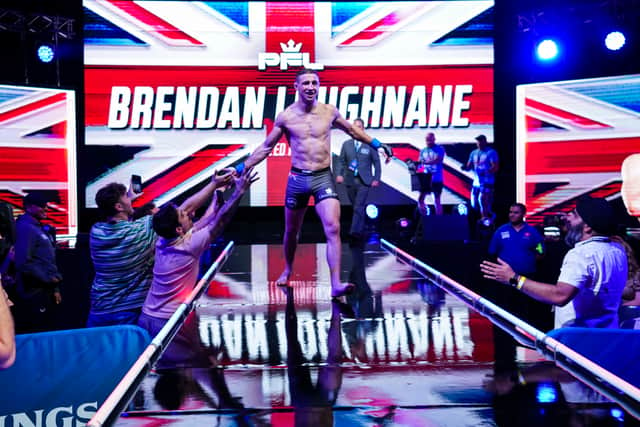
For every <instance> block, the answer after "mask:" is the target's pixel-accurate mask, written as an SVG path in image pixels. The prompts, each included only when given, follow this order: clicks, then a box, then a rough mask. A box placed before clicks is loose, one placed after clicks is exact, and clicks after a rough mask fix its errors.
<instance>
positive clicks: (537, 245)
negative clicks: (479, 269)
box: [489, 203, 544, 277]
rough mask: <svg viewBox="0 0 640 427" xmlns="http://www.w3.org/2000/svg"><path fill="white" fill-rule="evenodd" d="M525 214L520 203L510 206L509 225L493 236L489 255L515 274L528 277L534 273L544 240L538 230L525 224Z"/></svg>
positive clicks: (542, 249)
mask: <svg viewBox="0 0 640 427" xmlns="http://www.w3.org/2000/svg"><path fill="white" fill-rule="evenodd" d="M526 212H527V208H526V207H525V206H524V205H523V204H522V203H514V204H513V205H511V207H510V208H509V223H508V224H505V225H503V226H501V227H500V228H498V229H497V230H496V232H495V233H494V234H493V237H492V238H491V243H490V244H489V254H490V255H494V256H497V257H498V258H500V259H502V260H503V261H504V262H506V263H507V264H509V265H510V266H511V268H513V270H514V271H515V272H516V273H518V274H522V275H525V276H527V277H530V276H533V275H534V274H535V272H536V260H537V259H538V257H540V256H542V255H543V253H544V248H543V245H542V242H543V240H544V239H543V238H542V236H541V235H540V233H539V232H538V230H536V229H535V228H534V227H532V226H530V225H529V224H527V223H526V222H525V220H524V215H525V213H526Z"/></svg>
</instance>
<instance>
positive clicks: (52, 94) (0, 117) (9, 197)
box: [0, 85, 77, 235]
mask: <svg viewBox="0 0 640 427" xmlns="http://www.w3.org/2000/svg"><path fill="white" fill-rule="evenodd" d="M75 134H76V131H75V95H74V93H73V91H66V90H55V89H40V88H33V87H20V86H4V85H0V200H1V201H4V202H7V203H9V204H10V205H11V206H12V207H13V210H14V214H17V215H19V214H22V213H23V210H22V198H23V197H24V196H25V195H27V194H28V193H30V192H33V191H37V192H40V193H44V195H46V196H47V198H48V199H49V200H50V201H51V203H49V208H50V209H49V211H48V217H49V222H50V223H51V225H53V226H55V227H56V231H57V233H58V234H60V235H75V234H76V232H77V198H76V197H77V196H76V195H77V193H76V191H77V190H76V158H75V156H76V140H75Z"/></svg>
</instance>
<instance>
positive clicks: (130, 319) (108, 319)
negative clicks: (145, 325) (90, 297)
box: [87, 308, 141, 328]
mask: <svg viewBox="0 0 640 427" xmlns="http://www.w3.org/2000/svg"><path fill="white" fill-rule="evenodd" d="M140 312H141V309H140V308H137V309H135V310H122V311H116V312H114V313H102V314H96V313H89V318H88V319H87V328H93V327H96V326H111V325H137V324H138V317H140Z"/></svg>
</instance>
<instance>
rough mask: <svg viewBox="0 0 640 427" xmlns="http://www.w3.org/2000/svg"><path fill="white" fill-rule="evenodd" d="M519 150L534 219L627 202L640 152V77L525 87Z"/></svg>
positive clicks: (521, 190) (522, 187)
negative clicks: (627, 166) (632, 160)
mask: <svg viewBox="0 0 640 427" xmlns="http://www.w3.org/2000/svg"><path fill="white" fill-rule="evenodd" d="M516 150H517V163H518V164H517V166H518V167H517V183H518V188H517V190H518V200H520V201H522V202H524V203H525V204H526V205H527V213H528V221H529V222H533V223H541V222H542V219H543V217H544V215H545V214H549V213H560V212H565V213H566V212H569V211H570V210H572V209H573V208H574V207H575V203H576V201H577V200H578V198H580V197H582V196H591V197H605V198H607V199H609V200H612V199H615V198H619V197H620V188H621V185H622V176H621V166H622V162H623V161H624V160H625V159H626V158H627V157H629V156H630V155H632V154H636V153H640V75H638V74H635V75H627V76H616V77H603V78H595V79H583V80H572V81H561V82H548V83H538V84H531V85H521V86H519V87H518V89H517V147H516Z"/></svg>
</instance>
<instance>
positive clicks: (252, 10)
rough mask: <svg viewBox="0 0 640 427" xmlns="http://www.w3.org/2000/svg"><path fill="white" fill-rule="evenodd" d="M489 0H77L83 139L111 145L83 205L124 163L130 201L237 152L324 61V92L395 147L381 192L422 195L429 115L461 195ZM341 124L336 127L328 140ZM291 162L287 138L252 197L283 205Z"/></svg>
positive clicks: (168, 194)
mask: <svg viewBox="0 0 640 427" xmlns="http://www.w3.org/2000/svg"><path fill="white" fill-rule="evenodd" d="M493 4H494V2H493V1H484V0H482V1H481V0H478V1H425V2H216V1H213V2H178V1H138V2H125V1H118V0H85V1H84V2H83V5H84V13H85V28H84V36H85V88H86V96H85V113H86V116H85V117H86V118H85V120H86V122H85V126H86V142H85V146H84V147H83V149H84V150H85V151H86V154H87V156H88V157H91V156H100V157H101V158H103V159H105V162H104V163H103V164H102V165H99V166H98V167H97V168H95V170H93V175H92V176H88V177H86V180H87V181H86V183H85V184H86V202H87V207H94V206H95V202H94V198H95V193H96V192H97V190H98V189H99V188H100V187H101V186H103V185H105V184H107V183H109V182H112V181H119V182H123V183H125V182H127V181H128V180H129V176H130V175H131V174H137V175H141V176H142V178H143V189H144V195H143V197H142V198H140V199H139V200H138V201H137V203H139V204H142V203H144V202H147V201H151V200H154V201H156V203H164V202H166V201H168V200H171V199H173V198H176V197H182V196H184V195H185V194H187V193H189V192H191V191H193V189H194V187H197V186H199V185H202V184H203V183H204V182H205V181H206V180H207V179H208V178H209V177H210V176H211V174H212V173H213V171H214V170H215V169H219V168H223V167H227V166H231V165H233V164H235V163H237V162H239V161H241V159H242V158H244V157H245V156H247V155H248V154H249V153H250V152H251V151H252V150H253V149H254V148H255V147H256V146H257V145H258V144H260V143H261V142H262V141H263V139H264V137H265V136H266V134H267V133H268V132H269V130H270V128H271V127H272V126H273V122H274V120H275V117H276V116H277V114H278V113H279V112H280V111H282V110H283V109H284V108H285V107H286V106H287V105H288V104H290V103H291V102H293V101H294V96H295V94H294V90H293V80H294V77H295V73H296V72H297V71H298V70H299V69H300V68H301V67H306V68H313V69H316V70H318V71H319V74H320V80H321V85H322V90H321V92H320V94H319V100H320V101H321V102H328V103H331V104H334V105H336V106H337V107H338V109H339V110H340V112H341V114H342V115H343V116H345V117H346V118H347V119H349V120H352V119H354V118H356V117H362V118H364V119H365V122H366V126H367V130H368V132H369V133H370V134H372V135H373V136H375V137H377V138H379V139H380V140H381V141H383V142H386V143H389V144H391V145H392V146H393V145H396V146H398V147H402V150H401V151H402V156H404V157H400V156H399V157H400V158H399V159H396V160H394V161H393V162H391V163H389V164H387V165H384V166H383V173H382V182H383V185H384V188H385V190H386V191H388V192H390V193H389V194H391V195H395V197H390V198H388V203H390V204H395V203H399V202H400V203H401V202H403V201H404V202H406V200H407V197H409V198H413V199H415V198H416V197H417V193H413V192H412V191H411V186H410V177H409V172H408V170H407V167H406V164H405V163H404V160H405V157H412V158H413V159H416V158H417V156H418V152H419V150H420V149H421V148H422V147H424V144H425V142H424V138H425V135H426V133H427V132H429V131H433V132H435V133H436V136H437V140H438V142H439V143H442V144H444V145H445V146H447V145H449V144H456V145H457V146H458V147H456V149H452V150H450V152H449V153H448V157H447V158H446V160H445V168H446V170H447V172H446V178H445V180H446V181H445V187H447V190H446V191H445V195H444V201H445V203H457V202H459V201H461V200H464V199H465V198H466V197H468V188H469V186H470V177H469V175H468V174H467V173H465V172H461V171H460V170H459V166H460V163H462V162H465V161H466V157H467V156H468V153H469V151H471V149H472V148H473V146H474V137H475V136H476V135H477V134H480V133H483V134H486V135H487V137H488V139H489V140H490V141H492V140H493ZM346 138H347V137H346V135H344V134H343V133H341V132H340V131H335V134H334V135H332V142H333V145H332V151H333V153H334V155H335V154H338V153H339V152H340V143H341V142H342V141H343V140H345V139H346ZM460 143H463V144H465V143H466V144H467V146H466V147H465V148H463V149H460V147H459V145H460ZM109 157H113V158H116V157H117V158H118V160H117V161H113V160H109ZM289 164H290V153H289V147H288V144H287V141H286V140H285V139H284V138H283V140H282V141H281V142H280V143H278V144H277V146H276V147H275V149H274V150H273V152H272V153H271V155H270V156H269V158H268V159H267V160H266V161H265V162H263V163H262V164H260V165H259V166H258V167H257V169H258V170H259V172H260V175H261V179H260V180H259V181H258V182H256V184H254V185H253V186H252V187H251V189H250V195H249V197H248V201H247V202H246V203H247V204H248V205H250V206H282V204H283V200H284V187H285V182H286V176H287V173H288V169H289ZM448 178H449V179H448Z"/></svg>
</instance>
